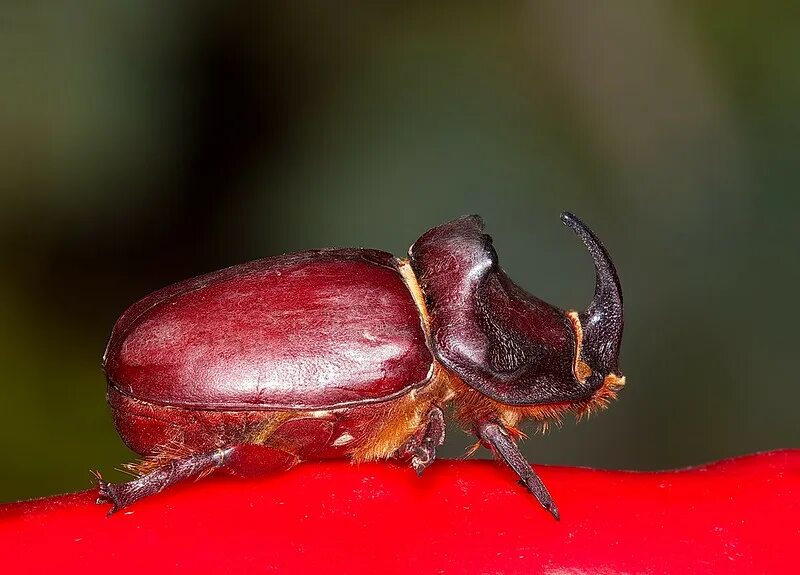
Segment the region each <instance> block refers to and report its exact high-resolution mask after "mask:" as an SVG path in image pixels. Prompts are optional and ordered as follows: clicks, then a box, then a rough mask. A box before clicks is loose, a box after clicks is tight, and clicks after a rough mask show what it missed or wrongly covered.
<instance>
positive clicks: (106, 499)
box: [91, 471, 122, 515]
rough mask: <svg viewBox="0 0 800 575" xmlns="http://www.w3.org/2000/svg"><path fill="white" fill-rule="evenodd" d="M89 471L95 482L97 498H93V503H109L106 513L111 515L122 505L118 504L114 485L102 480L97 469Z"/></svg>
mask: <svg viewBox="0 0 800 575" xmlns="http://www.w3.org/2000/svg"><path fill="white" fill-rule="evenodd" d="M91 473H92V475H94V479H95V482H96V483H97V499H96V500H95V504H96V505H103V504H106V503H110V504H111V509H109V511H108V515H112V514H113V513H116V512H117V511H119V509H120V507H122V505H120V502H119V500H118V499H117V498H116V496H115V493H114V491H115V490H114V485H113V484H111V483H108V482H107V481H104V480H103V476H102V475H100V472H99V471H92V472H91Z"/></svg>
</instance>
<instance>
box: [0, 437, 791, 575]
mask: <svg viewBox="0 0 800 575" xmlns="http://www.w3.org/2000/svg"><path fill="white" fill-rule="evenodd" d="M540 471H541V475H542V477H543V478H544V479H545V480H546V481H548V482H549V483H550V484H551V485H552V486H553V494H554V496H555V497H557V498H558V500H559V504H560V507H561V512H562V521H561V522H559V523H556V522H554V521H552V520H551V519H549V518H548V517H547V516H546V515H545V514H543V513H542V512H541V509H540V508H539V507H538V505H537V504H536V503H535V502H534V501H532V500H530V499H528V498H526V497H524V496H523V495H524V494H523V493H522V488H521V487H519V486H517V485H515V484H514V483H513V482H511V481H508V479H509V477H508V475H509V473H510V472H509V471H507V470H505V469H504V468H502V467H501V466H500V465H499V464H497V463H493V462H489V461H459V462H456V461H440V462H439V464H438V465H435V466H433V467H431V468H430V469H429V470H428V471H427V472H426V477H425V478H424V480H422V479H419V478H417V477H415V476H414V474H413V473H410V472H409V470H408V469H406V468H403V467H401V466H397V465H386V464H364V465H361V466H353V465H349V464H347V463H345V462H339V461H337V462H331V463H308V464H306V465H303V466H299V467H296V468H295V469H293V470H291V471H288V472H286V473H281V474H275V475H269V476H265V477H262V478H260V479H256V480H251V481H242V480H235V479H231V478H209V479H207V480H204V481H202V482H198V483H196V484H184V485H181V486H177V487H175V488H174V489H172V490H169V491H166V492H164V493H162V494H159V495H158V496H154V497H151V498H148V499H145V500H142V501H141V502H139V503H138V504H137V505H136V506H135V507H131V508H130V509H129V510H125V511H122V512H120V513H118V514H116V515H114V516H112V517H110V518H106V517H105V516H104V515H103V514H102V513H98V512H97V511H98V509H97V507H96V506H95V505H94V499H95V497H96V492H95V491H94V490H91V491H85V492H81V493H76V494H72V495H63V496H58V497H51V498H47V499H40V500H35V501H28V502H22V503H12V504H6V505H2V506H0V566H2V567H3V571H4V572H5V573H44V572H58V573H78V572H80V573H93V572H101V571H102V572H113V573H115V574H124V573H136V574H141V573H143V572H144V573H160V572H165V571H182V572H187V571H191V572H194V573H206V572H211V573H249V572H273V571H274V572H279V573H316V572H321V573H331V572H336V573H354V574H358V573H386V574H392V573H448V574H458V573H503V574H508V575H511V574H516V573H520V574H522V573H525V574H536V573H549V574H555V573H570V574H572V573H581V574H609V573H655V574H657V573H670V574H681V573H715V574H727V573H747V574H751V573H797V572H800V555H798V553H797V550H796V548H795V546H796V544H797V542H798V541H800V450H784V451H775V452H771V453H763V454H759V455H753V456H747V457H741V458H737V459H732V460H727V461H722V462H718V463H715V464H712V465H708V466H703V467H697V468H693V469H687V470H681V471H669V472H654V473H641V472H622V471H599V470H592V469H582V468H562V467H546V466H542V467H540Z"/></svg>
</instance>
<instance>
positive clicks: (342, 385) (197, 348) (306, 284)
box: [97, 213, 625, 519]
mask: <svg viewBox="0 0 800 575" xmlns="http://www.w3.org/2000/svg"><path fill="white" fill-rule="evenodd" d="M561 219H562V220H563V222H564V223H565V224H566V225H567V226H569V227H570V228H571V229H572V230H573V231H574V232H575V233H576V234H577V235H578V236H579V237H580V238H581V240H583V242H584V244H585V245H586V247H587V248H588V250H589V253H590V254H591V256H592V259H593V260H594V265H595V270H596V287H595V293H594V298H593V300H592V302H591V303H590V304H589V306H588V307H587V308H586V310H585V311H583V312H576V311H564V310H561V309H558V308H556V307H554V306H552V305H549V304H547V303H545V302H543V301H541V300H539V299H538V298H536V297H534V296H532V295H530V294H528V293H527V292H526V291H525V290H523V289H522V288H520V287H519V286H517V285H516V284H515V283H514V282H512V281H511V280H510V279H509V278H508V277H507V276H506V274H505V273H504V272H503V270H502V269H501V268H500V266H499V264H498V259H497V254H496V253H495V250H494V248H493V247H492V239H491V237H490V236H488V235H486V234H484V233H483V221H482V220H481V218H480V217H478V216H466V217H462V218H459V219H456V220H453V221H451V222H448V223H445V224H443V225H440V226H438V227H435V228H433V229H431V230H429V231H428V232H426V233H425V234H424V235H422V237H420V238H419V239H418V240H417V241H416V242H415V243H414V245H413V246H411V248H410V249H409V252H408V257H407V258H403V259H400V258H396V257H394V256H392V255H391V254H389V253H386V252H382V251H377V250H371V249H323V250H313V251H305V252H300V253H294V254H287V255H282V256H277V257H271V258H266V259H262V260H258V261H254V262H250V263H246V264H243V265H239V266H235V267H231V268H227V269H224V270H221V271H217V272H214V273H210V274H207V275H203V276H200V277H197V278H194V279H189V280H186V281H182V282H180V283H177V284H174V285H172V286H169V287H166V288H164V289H162V290H160V291H157V292H155V293H153V294H151V295H149V296H147V297H145V298H144V299H142V300H141V301H139V302H138V303H135V304H134V305H132V306H131V307H130V308H128V309H127V311H125V312H124V313H123V314H122V316H121V317H120V318H119V320H118V321H117V323H116V325H115V326H114V329H113V331H112V334H111V338H110V340H109V342H108V346H107V348H106V352H105V354H104V356H103V367H104V370H105V373H106V377H107V380H108V396H107V397H108V403H109V405H110V406H111V409H112V412H113V417H114V423H115V425H116V428H117V430H118V431H119V434H120V436H121V437H122V439H123V441H124V442H125V443H126V444H127V445H128V447H130V448H131V449H132V450H133V451H134V452H136V453H137V454H140V455H141V456H143V459H142V460H141V461H139V462H136V463H133V464H129V466H128V467H129V469H130V470H131V471H133V472H134V473H135V474H136V475H137V476H138V477H137V478H136V479H134V480H132V481H129V482H127V483H120V484H109V483H106V482H104V481H103V480H102V478H101V477H100V476H99V474H98V477H97V480H98V483H99V492H100V498H99V499H98V503H103V502H107V503H110V504H111V505H112V507H111V510H110V512H109V513H113V512H114V511H116V510H118V509H120V508H122V507H125V506H126V505H130V504H131V503H133V502H134V501H137V500H138V499H140V498H142V497H145V496H147V495H151V494H154V493H158V492H160V491H162V490H163V489H165V488H166V487H168V486H170V485H172V484H174V483H176V482H178V481H181V480H184V479H188V478H196V477H200V476H203V475H205V474H207V473H210V472H212V471H214V470H224V471H227V472H229V473H232V474H236V475H240V476H248V475H254V474H259V473H264V472H268V471H278V470H285V469H288V468H290V467H292V466H293V465H295V464H297V463H299V462H301V461H304V460H316V459H323V458H332V457H347V458H350V459H351V460H353V461H359V462H360V461H370V460H376V459H381V458H389V457H399V458H404V459H406V460H408V461H410V464H411V466H412V467H413V468H414V469H415V470H416V472H417V473H422V471H423V470H424V469H425V468H426V467H427V466H429V465H430V464H431V463H432V462H433V460H434V458H435V455H436V448H437V447H438V446H439V445H441V444H442V443H443V441H444V432H445V422H444V415H443V411H442V410H443V408H444V407H445V406H446V405H447V404H449V403H452V404H453V405H454V408H455V415H456V417H457V418H458V420H459V421H460V422H461V423H462V424H463V425H464V426H466V427H467V428H468V429H469V430H470V431H472V432H473V433H474V434H475V435H477V437H478V438H479V440H480V441H479V443H482V444H483V445H485V446H487V447H489V448H491V449H492V451H493V452H494V453H495V454H496V455H497V456H499V457H500V458H501V459H502V460H503V461H504V462H505V463H506V464H508V465H509V466H510V467H511V468H512V469H513V470H514V471H515V472H516V473H517V475H518V476H519V477H520V479H521V483H522V484H523V485H524V486H525V487H526V488H527V489H528V490H529V491H530V492H531V493H532V494H533V495H534V496H535V497H536V498H537V499H538V501H539V502H540V503H541V504H542V506H544V507H545V508H546V509H547V510H548V511H550V513H552V514H553V516H554V517H555V518H556V519H558V517H559V515H558V510H557V508H556V505H555V503H554V502H553V500H552V498H551V496H550V494H549V493H548V491H547V489H546V488H545V486H544V485H543V484H542V482H541V480H540V479H539V477H538V476H537V475H536V473H535V472H534V471H533V470H532V469H531V466H530V465H529V464H528V463H527V462H526V461H525V459H524V457H523V456H522V454H521V453H520V451H519V449H518V448H517V445H516V440H517V439H519V438H520V437H521V436H522V433H521V432H520V431H519V430H518V426H519V424H520V423H521V422H522V421H523V420H525V419H527V418H532V419H534V420H538V421H540V422H543V423H544V424H546V422H547V421H550V420H553V419H559V418H560V417H561V416H562V415H564V414H565V413H567V412H572V413H575V414H577V415H578V416H581V415H584V414H587V413H589V412H591V411H592V410H595V409H597V408H600V407H603V406H605V405H606V404H607V403H608V402H609V401H610V400H611V399H613V398H614V397H615V396H616V393H617V391H618V390H619V389H620V388H621V387H622V386H623V385H624V383H625V378H624V377H623V376H622V375H621V374H620V371H619V368H618V365H617V363H618V356H619V350H620V344H621V338H622V327H623V316H622V292H621V289H620V285H619V280H618V278H617V273H616V270H615V268H614V265H613V263H612V262H611V259H610V258H609V255H608V253H607V252H606V250H605V248H604V247H603V245H602V243H601V242H600V240H599V239H598V238H597V237H596V236H595V235H594V233H593V232H592V231H591V230H590V229H589V228H588V227H587V226H586V225H585V224H583V223H582V222H581V221H580V220H579V219H578V218H576V217H575V216H574V215H572V214H570V213H563V214H562V215H561Z"/></svg>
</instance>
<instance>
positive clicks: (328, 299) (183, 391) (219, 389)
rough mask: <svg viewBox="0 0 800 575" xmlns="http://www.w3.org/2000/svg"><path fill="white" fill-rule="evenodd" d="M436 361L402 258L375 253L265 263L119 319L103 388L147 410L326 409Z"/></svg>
mask: <svg viewBox="0 0 800 575" xmlns="http://www.w3.org/2000/svg"><path fill="white" fill-rule="evenodd" d="M432 364H433V358H432V356H431V353H430V351H429V350H428V348H427V347H426V344H425V334H424V332H423V329H422V326H421V323H420V315H419V311H418V310H417V307H416V305H415V303H414V300H413V299H412V297H411V294H410V292H409V290H408V288H407V287H406V285H405V283H404V282H403V279H402V277H401V275H400V273H399V272H398V268H397V260H396V259H395V258H394V257H393V256H392V255H391V254H388V253H385V252H380V251H376V250H359V249H347V250H321V251H312V252H302V253H298V254H290V255H285V256H279V257H275V258H268V259H264V260H259V261H256V262H251V263H249V264H244V265H241V266H236V267H234V268H228V269H227V270H222V271H220V272H216V273H213V274H209V275H206V276H201V277H198V278H195V279H192V280H187V281H184V282H181V283H178V284H175V285H173V286H170V287H168V288H165V289H163V290H161V291H159V292H155V293H154V294H152V295H150V296H148V297H147V298H145V299H143V300H141V301H140V302H138V303H137V304H134V305H133V306H131V308H129V309H128V311H126V312H125V313H124V314H123V316H122V317H121V318H120V320H119V321H118V322H117V325H116V326H115V328H114V331H113V332H112V336H111V340H110V341H109V344H108V348H107V350H106V355H105V358H104V367H105V371H106V375H107V377H108V381H109V386H110V388H112V389H113V390H116V391H118V392H119V393H121V394H124V395H128V396H130V397H132V398H134V399H138V400H143V401H146V402H148V403H152V404H160V405H165V406H178V407H184V408H196V409H206V410H208V409H210V410H215V409H216V410H233V411H236V410H244V411H247V410H259V409H261V410H269V409H287V408H288V409H327V408H337V407H344V406H347V405H356V404H363V403H369V402H375V401H384V400H386V399H389V398H392V397H395V396H400V395H403V394H404V393H406V392H408V391H409V390H410V389H412V388H414V387H417V386H421V385H423V384H424V383H426V382H427V381H428V379H429V377H430V374H431V372H432Z"/></svg>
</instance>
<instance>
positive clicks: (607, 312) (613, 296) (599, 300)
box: [561, 212, 624, 388]
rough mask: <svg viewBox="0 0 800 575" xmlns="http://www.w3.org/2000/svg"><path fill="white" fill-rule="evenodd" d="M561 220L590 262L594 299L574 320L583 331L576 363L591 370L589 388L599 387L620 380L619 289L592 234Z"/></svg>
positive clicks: (565, 216)
mask: <svg viewBox="0 0 800 575" xmlns="http://www.w3.org/2000/svg"><path fill="white" fill-rule="evenodd" d="M561 221H563V222H564V224H565V225H566V226H568V227H569V228H571V229H572V231H574V232H575V233H576V234H577V235H578V237H580V238H581V240H583V243H584V244H585V245H586V248H587V249H588V250H589V253H590V254H591V256H592V260H593V261H594V268H595V275H596V279H595V288H594V298H592V301H591V303H590V304H589V306H588V307H587V308H586V309H585V310H584V311H582V312H581V313H579V314H578V318H579V320H580V326H581V329H582V332H583V338H582V345H581V349H580V360H581V361H583V362H585V363H586V364H587V365H588V366H589V368H590V369H591V370H592V373H591V375H590V376H589V377H588V379H587V383H588V384H589V386H590V387H592V388H599V387H601V386H602V384H603V382H604V381H605V379H606V378H607V377H609V376H610V377H612V378H616V379H619V378H621V377H622V374H621V373H619V351H620V345H621V343H622V328H623V324H624V320H623V312H622V288H621V287H620V284H619V277H618V276H617V270H616V268H615V267H614V263H613V262H612V261H611V258H610V257H609V255H608V252H607V251H606V249H605V247H604V246H603V244H602V242H601V241H600V240H599V239H598V237H597V236H596V235H595V234H594V232H592V230H591V229H589V227H588V226H586V224H584V223H583V222H582V221H580V220H579V219H578V218H577V217H575V216H574V215H573V214H571V213H569V212H564V213H562V214H561Z"/></svg>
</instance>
